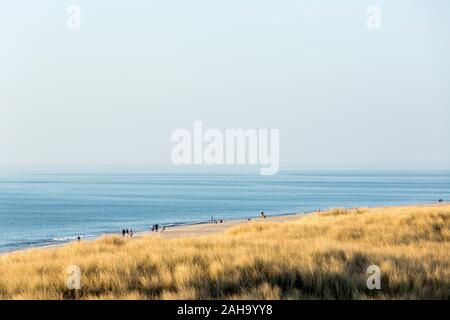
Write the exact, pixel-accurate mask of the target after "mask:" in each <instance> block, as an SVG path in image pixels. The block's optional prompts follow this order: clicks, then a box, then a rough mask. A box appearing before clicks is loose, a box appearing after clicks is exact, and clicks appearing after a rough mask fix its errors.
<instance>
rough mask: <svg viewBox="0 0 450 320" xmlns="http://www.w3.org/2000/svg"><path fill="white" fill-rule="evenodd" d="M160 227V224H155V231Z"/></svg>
mask: <svg viewBox="0 0 450 320" xmlns="http://www.w3.org/2000/svg"><path fill="white" fill-rule="evenodd" d="M158 227H159V226H158V225H157V224H155V231H156V232H158Z"/></svg>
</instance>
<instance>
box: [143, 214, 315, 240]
mask: <svg viewBox="0 0 450 320" xmlns="http://www.w3.org/2000/svg"><path fill="white" fill-rule="evenodd" d="M311 214H314V213H311V212H310V213H295V214H287V215H276V216H267V217H266V218H262V217H260V218H255V219H252V220H251V221H272V222H286V221H292V220H296V219H299V218H301V217H304V216H306V215H311ZM248 222H249V221H248V220H247V219H239V220H229V221H224V222H222V223H202V224H194V225H183V226H176V227H171V228H167V229H166V230H165V231H164V232H159V234H160V235H161V236H162V237H163V238H168V239H170V238H183V237H195V236H207V235H210V234H214V233H220V232H223V231H225V230H227V229H229V228H231V227H234V226H236V225H238V224H241V223H248ZM150 233H151V232H150ZM143 234H148V232H141V233H139V235H143Z"/></svg>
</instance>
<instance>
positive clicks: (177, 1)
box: [0, 0, 450, 170]
mask: <svg viewBox="0 0 450 320" xmlns="http://www.w3.org/2000/svg"><path fill="white" fill-rule="evenodd" d="M71 4H78V5H79V6H80V8H81V19H82V21H81V23H82V24H81V31H80V32H69V31H68V30H67V29H66V12H65V10H66V7H67V6H68V5H71ZM370 4H377V5H379V7H380V8H381V14H382V25H381V26H382V28H381V30H380V31H369V30H368V29H367V28H366V8H367V7H368V6H369V5H370ZM1 7H2V9H1V11H0V150H1V151H0V152H1V156H0V169H1V170H7V169H21V168H24V169H25V168H26V169H33V168H36V169H43V168H45V169H61V168H118V169H127V168H143V169H153V168H172V164H171V161H170V150H171V148H172V146H173V144H172V143H171V141H170V135H171V132H172V130H174V129H176V128H188V129H190V128H192V125H193V121H194V120H201V121H203V123H204V125H205V126H206V127H214V128H279V129H280V139H281V140H280V144H281V146H280V163H281V168H282V169H283V168H329V169H340V168H346V169H352V168H353V169H402V168H403V169H412V168H416V169H422V168H431V169H450V148H449V146H448V145H449V141H450V90H449V83H450V62H449V57H450V45H449V39H450V2H449V1H447V0H440V1H437V0H428V1H426V0H403V1H402V0H389V1H377V0H373V1H365V0H354V1H331V0H329V1H325V0H322V1H313V0H310V1H300V0H281V1H266V0H264V1H261V0H227V1H211V0H202V1H198V0H191V1H185V0H169V1H167V0H164V1H148V0H147V1H132V2H130V1H99V0H97V1H87V0H84V1H49V0H42V1H39V2H38V1H8V2H7V1H2V6H1Z"/></svg>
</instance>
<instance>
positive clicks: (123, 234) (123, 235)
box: [122, 229, 125, 237]
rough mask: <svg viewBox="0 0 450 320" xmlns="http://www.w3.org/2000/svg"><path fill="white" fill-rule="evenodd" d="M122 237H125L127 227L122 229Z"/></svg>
mask: <svg viewBox="0 0 450 320" xmlns="http://www.w3.org/2000/svg"><path fill="white" fill-rule="evenodd" d="M122 237H125V229H122Z"/></svg>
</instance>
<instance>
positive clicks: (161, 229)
mask: <svg viewBox="0 0 450 320" xmlns="http://www.w3.org/2000/svg"><path fill="white" fill-rule="evenodd" d="M260 215H261V218H263V219H265V218H266V214H265V213H264V211H261V214H260ZM248 221H251V218H248ZM210 223H213V224H215V223H223V219H216V218H214V216H212V217H211V220H210ZM150 230H151V231H152V232H164V231H165V230H166V226H165V225H163V226H162V227H160V225H159V224H154V225H153V226H152V227H151V229H150ZM125 236H129V237H130V238H132V237H133V230H132V229H130V230H128V229H123V230H122V237H125Z"/></svg>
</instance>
